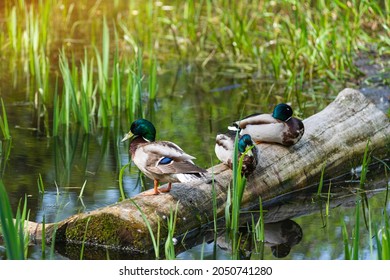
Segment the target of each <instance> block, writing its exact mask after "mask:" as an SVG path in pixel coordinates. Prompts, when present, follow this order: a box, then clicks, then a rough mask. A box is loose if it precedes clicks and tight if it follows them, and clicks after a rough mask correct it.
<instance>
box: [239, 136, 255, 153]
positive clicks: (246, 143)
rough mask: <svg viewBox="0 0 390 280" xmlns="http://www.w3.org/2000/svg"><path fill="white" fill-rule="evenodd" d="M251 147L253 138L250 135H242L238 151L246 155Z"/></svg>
mask: <svg viewBox="0 0 390 280" xmlns="http://www.w3.org/2000/svg"><path fill="white" fill-rule="evenodd" d="M250 146H253V142H252V138H251V137H250V136H249V134H244V135H242V136H241V137H240V140H239V141H238V151H239V152H240V153H244V152H245V151H246V149H247V148H248V147H250Z"/></svg>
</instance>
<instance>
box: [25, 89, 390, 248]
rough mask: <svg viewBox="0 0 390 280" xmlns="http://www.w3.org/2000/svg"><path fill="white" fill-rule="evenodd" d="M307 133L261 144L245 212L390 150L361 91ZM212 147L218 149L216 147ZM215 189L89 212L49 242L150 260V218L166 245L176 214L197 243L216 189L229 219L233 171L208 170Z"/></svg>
mask: <svg viewBox="0 0 390 280" xmlns="http://www.w3.org/2000/svg"><path fill="white" fill-rule="evenodd" d="M303 123H304V125H305V134H304V136H303V137H302V139H301V140H300V142H298V143H297V144H296V145H294V146H292V147H283V146H280V145H270V144H259V145H258V149H259V151H260V153H259V165H258V167H257V169H256V170H255V172H254V173H253V174H251V175H250V176H249V178H248V180H247V185H246V188H245V192H244V195H243V198H242V207H243V208H253V207H254V206H255V205H257V204H258V202H259V196H260V197H261V198H262V200H263V201H267V200H270V199H272V198H275V197H277V196H279V195H282V194H285V193H288V192H291V191H293V190H298V189H302V188H304V187H305V186H307V185H310V184H313V183H316V182H318V180H319V178H320V174H321V169H322V167H323V165H325V173H326V174H332V176H333V175H337V174H340V173H341V172H345V170H346V169H348V170H349V169H350V168H351V166H353V165H355V166H356V165H358V164H359V163H360V162H361V160H362V156H363V154H364V151H365V149H366V145H367V141H368V140H369V149H370V151H379V150H382V149H385V148H386V145H388V143H389V135H390V125H389V119H388V117H387V116H386V115H385V114H384V113H383V112H381V111H380V110H378V109H377V108H376V107H375V105H374V104H372V103H371V102H370V101H368V99H366V98H365V97H364V96H363V95H362V94H361V93H360V92H359V91H356V90H352V89H345V90H343V91H342V92H341V93H340V94H339V95H338V96H337V98H336V99H335V100H334V101H333V102H332V103H331V104H330V105H329V106H327V107H326V108H325V109H324V110H323V111H321V112H319V113H317V114H315V115H313V116H311V117H309V118H307V119H305V120H304V121H303ZM211 145H214V143H211ZM209 172H210V173H211V172H212V173H213V178H214V184H211V183H210V182H205V181H202V180H199V181H194V182H192V183H186V184H182V183H177V184H173V187H172V190H171V192H170V193H167V194H161V195H158V196H144V195H143V194H142V193H141V194H139V195H136V196H134V197H132V198H131V199H127V200H125V201H122V202H119V203H116V204H114V205H110V206H107V207H104V208H101V209H97V210H94V211H91V212H87V213H81V214H77V215H74V216H72V217H70V218H68V219H66V220H64V221H61V222H59V223H57V224H50V225H46V234H45V236H46V237H47V240H46V241H47V242H50V241H51V240H50V239H51V238H52V236H54V235H53V234H52V233H53V232H54V230H56V234H55V242H69V243H81V242H82V241H83V239H84V237H85V242H86V243H87V244H94V245H98V246H107V247H111V248H120V249H128V250H132V251H133V252H134V253H140V254H148V253H150V252H152V251H153V243H152V239H151V237H150V233H149V229H148V226H147V223H146V222H145V218H146V219H147V221H148V224H149V225H150V228H151V230H152V231H153V232H154V233H155V234H156V232H157V229H158V227H159V225H160V230H161V238H162V240H161V243H160V244H163V241H164V240H165V237H166V236H167V217H169V215H170V213H171V211H174V210H175V208H176V207H177V221H176V231H175V235H176V236H182V237H183V236H185V238H192V237H195V236H196V235H197V234H199V233H200V232H201V228H202V226H204V225H207V224H208V223H210V222H211V221H213V195H212V193H213V192H212V189H213V186H214V188H215V193H216V201H217V217H218V218H222V217H224V212H225V201H226V196H227V190H228V186H229V184H230V182H231V177H232V172H231V170H229V169H228V168H227V167H226V166H225V165H223V164H219V165H216V166H213V167H211V168H210V169H209ZM29 231H30V233H31V234H32V236H33V238H34V239H35V240H37V241H42V240H41V239H42V225H40V224H36V223H32V222H30V223H29Z"/></svg>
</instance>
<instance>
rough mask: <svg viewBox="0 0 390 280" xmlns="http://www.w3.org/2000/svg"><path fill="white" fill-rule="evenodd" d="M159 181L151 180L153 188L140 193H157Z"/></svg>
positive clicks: (158, 192)
mask: <svg viewBox="0 0 390 280" xmlns="http://www.w3.org/2000/svg"><path fill="white" fill-rule="evenodd" d="M158 185H159V182H158V180H154V181H153V190H150V191H147V192H144V193H142V194H143V195H158V194H160V191H159V190H158Z"/></svg>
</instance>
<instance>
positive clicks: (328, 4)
mask: <svg viewBox="0 0 390 280" xmlns="http://www.w3.org/2000/svg"><path fill="white" fill-rule="evenodd" d="M384 2H385V3H382V1H363V2H361V1H348V2H347V3H344V2H342V1H315V2H313V1H298V2H297V1H295V2H293V3H292V2H291V1H289V0H283V1H249V2H231V1H226V0H218V1H210V0H204V1H191V0H188V1H182V2H174V3H173V4H164V3H162V2H158V1H157V2H154V1H149V2H147V3H146V4H145V3H144V2H142V1H139V2H138V1H134V2H131V3H128V4H125V3H120V2H116V4H114V5H109V4H107V3H105V2H104V1H102V2H96V3H91V6H90V7H83V8H81V6H79V5H74V4H73V3H72V2H67V1H60V0H53V1H38V3H36V4H30V3H27V2H25V1H24V0H21V1H18V2H17V3H15V2H14V1H10V0H7V1H6V5H5V6H6V8H5V9H4V11H3V17H4V19H5V21H4V24H2V25H0V32H2V33H1V36H0V38H2V41H0V42H1V43H2V46H1V47H2V54H0V55H4V56H8V57H11V58H13V61H15V65H23V69H24V73H25V75H26V79H28V80H29V79H31V81H30V80H29V82H28V84H30V85H31V86H30V87H28V89H27V90H28V91H29V92H28V96H29V99H30V101H35V102H36V103H35V105H36V110H37V117H38V124H39V123H40V122H42V123H43V125H42V127H43V128H44V130H45V134H46V135H47V136H49V135H56V133H57V132H56V131H53V132H52V133H51V132H50V127H49V123H50V122H49V120H50V118H53V116H52V115H49V109H50V108H51V106H52V104H53V100H54V99H55V94H54V93H53V91H52V90H50V88H52V87H53V86H54V85H53V84H52V81H53V80H54V79H55V78H56V77H55V74H54V73H55V69H61V71H60V76H61V77H62V79H60V80H63V81H64V86H65V87H66V88H67V89H66V91H70V92H69V93H71V94H68V95H67V94H65V95H66V98H70V99H72V98H76V100H77V101H72V102H75V103H73V105H71V107H72V110H73V111H74V112H73V113H74V114H75V115H76V116H75V119H72V118H71V119H68V118H67V120H66V121H76V122H80V123H81V124H82V126H83V128H84V129H85V131H86V132H87V133H90V132H93V129H94V126H95V124H97V125H100V126H103V127H108V126H109V125H110V120H111V119H112V118H113V119H116V118H118V115H119V114H122V113H123V112H126V113H127V116H129V119H130V120H129V121H130V122H131V120H132V119H134V118H135V117H140V116H141V115H142V114H143V113H144V111H143V110H140V109H139V104H140V103H141V97H142V95H143V94H145V93H147V94H148V96H149V99H150V100H154V99H155V97H156V94H157V90H158V87H157V84H158V80H157V76H158V72H159V71H161V70H163V67H164V65H165V64H167V62H169V61H171V60H176V61H177V60H179V61H190V62H191V63H193V64H197V65H200V66H201V67H202V68H203V69H204V70H207V67H208V64H209V62H213V64H214V65H215V64H219V65H222V66H225V67H226V66H227V67H228V68H231V69H233V68H234V69H236V70H235V71H233V73H232V74H234V72H240V73H243V72H246V73H247V76H248V77H251V76H252V74H253V73H256V75H257V76H259V77H261V78H262V77H267V78H268V77H269V76H270V75H271V76H272V77H271V78H272V79H274V80H275V81H280V82H282V83H285V85H286V86H285V87H284V93H283V95H284V98H286V99H287V100H290V101H294V102H296V103H297V104H298V107H299V108H300V109H302V108H304V107H306V106H307V105H306V104H305V100H306V99H307V98H308V96H310V95H308V94H307V93H305V88H306V87H307V86H311V87H313V88H316V87H318V81H319V80H321V81H323V82H321V81H320V83H324V86H327V87H330V90H331V91H333V92H336V91H337V90H339V89H340V88H339V87H335V86H334V82H332V81H335V82H336V84H343V83H345V81H346V80H348V79H350V78H353V77H356V76H357V75H359V72H358V71H357V69H356V67H355V66H354V64H353V60H354V57H355V56H356V54H357V53H358V52H359V51H364V50H367V49H372V48H373V47H376V48H377V51H378V54H386V53H389V49H390V44H389V43H388V40H385V39H384V38H387V37H388V35H389V30H390V29H389V26H388V13H389V10H388V9H389V5H388V4H387V3H386V1H384ZM119 9H120V11H121V13H119V12H118V10H119ZM53 14H55V15H56V17H51V16H50V15H53ZM80 14H84V15H86V16H87V20H88V24H85V20H86V19H84V18H77V17H78V16H79V15H80ZM64 34H65V35H66V36H63V35H64ZM80 34H81V35H80ZM80 40H82V41H85V43H83V44H75V43H74V42H78V41H80ZM69 46H71V47H69ZM58 50H62V51H61V54H60V57H61V59H60V63H59V64H58V63H56V61H55V60H53V59H52V58H51V57H53V54H54V56H58V55H59V53H58ZM91 50H92V52H91ZM92 53H94V55H92ZM83 54H84V58H83V57H82V56H83ZM65 58H66V59H68V60H69V62H68V64H66V61H65ZM143 64H145V65H143ZM228 65H230V66H228ZM67 66H68V67H69V71H64V70H66V69H65V68H66V67H67ZM144 66H146V67H144ZM64 67H65V68H64ZM53 70H54V71H53ZM76 77H80V78H76ZM69 83H72V86H73V89H74V92H73V91H72V89H71V87H70V84H69ZM145 85H147V86H146V87H145ZM332 87H333V88H332ZM145 89H147V91H145ZM124 93H125V94H124ZM304 94H305V95H306V96H304ZM72 96H73V97H72ZM314 98H315V97H314ZM56 102H57V103H59V104H58V105H57V106H61V107H62V106H65V105H62V103H66V102H68V101H66V100H62V99H59V98H57V100H56ZM56 102H54V104H56ZM75 104H77V106H75ZM65 107H66V106H65ZM77 107H79V108H80V109H77ZM68 109H69V108H68ZM68 113H70V112H68ZM94 118H97V121H96V120H95V119H94Z"/></svg>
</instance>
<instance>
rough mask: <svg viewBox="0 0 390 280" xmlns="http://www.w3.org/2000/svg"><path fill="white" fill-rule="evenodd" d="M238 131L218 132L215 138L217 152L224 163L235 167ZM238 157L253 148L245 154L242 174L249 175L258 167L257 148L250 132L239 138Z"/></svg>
mask: <svg viewBox="0 0 390 280" xmlns="http://www.w3.org/2000/svg"><path fill="white" fill-rule="evenodd" d="M235 138H236V132H234V131H228V132H227V133H226V134H218V135H217V137H216V139H215V154H216V155H217V158H218V159H219V160H220V161H222V162H223V163H224V164H226V165H227V166H229V168H232V167H233V163H232V158H233V151H234V141H235ZM237 146H238V158H240V156H241V155H242V154H243V153H244V152H245V151H246V150H247V149H248V148H250V147H252V146H253V148H252V149H251V150H250V151H249V152H248V153H247V154H246V155H245V156H244V161H243V165H242V170H241V174H242V175H245V176H246V177H247V176H249V174H251V173H252V172H253V170H255V169H256V165H257V153H258V152H257V148H256V146H255V145H254V144H253V142H252V139H251V137H250V136H249V135H248V134H244V135H242V136H241V137H240V138H239V140H238V145H237Z"/></svg>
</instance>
